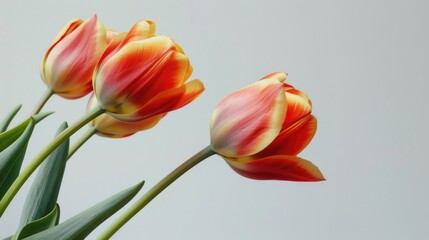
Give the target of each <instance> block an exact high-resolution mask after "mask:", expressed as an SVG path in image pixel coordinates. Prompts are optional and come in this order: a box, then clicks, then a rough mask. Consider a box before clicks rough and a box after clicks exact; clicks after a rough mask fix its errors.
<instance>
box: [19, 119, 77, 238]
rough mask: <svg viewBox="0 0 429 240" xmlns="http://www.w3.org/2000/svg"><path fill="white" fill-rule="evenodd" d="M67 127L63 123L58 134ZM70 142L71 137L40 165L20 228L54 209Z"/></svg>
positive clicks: (26, 201) (28, 196) (29, 193)
mask: <svg viewBox="0 0 429 240" xmlns="http://www.w3.org/2000/svg"><path fill="white" fill-rule="evenodd" d="M66 128H67V123H63V124H62V125H61V126H60V128H59V129H58V131H57V134H56V135H58V134H60V133H61V132H62V131H64V130H65V129H66ZM69 142H70V141H69V139H67V140H66V141H64V143H62V144H61V145H60V146H59V147H58V148H57V149H55V151H54V152H53V153H52V154H51V155H50V156H49V157H48V159H46V161H44V162H43V163H42V165H40V167H39V171H38V173H37V176H36V178H35V179H34V181H33V183H32V185H31V188H30V191H29V192H28V195H27V198H26V200H25V204H24V209H23V211H22V214H21V222H20V227H19V229H20V228H22V227H24V226H25V225H27V224H28V223H31V222H33V221H35V220H37V219H39V218H42V217H44V216H46V214H48V213H50V212H51V211H52V210H53V209H54V207H55V205H56V202H57V199H58V193H59V191H60V187H61V182H62V179H63V175H64V170H65V168H66V162H67V154H68V150H69Z"/></svg>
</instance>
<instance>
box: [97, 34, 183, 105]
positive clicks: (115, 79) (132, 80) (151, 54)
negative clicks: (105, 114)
mask: <svg viewBox="0 0 429 240" xmlns="http://www.w3.org/2000/svg"><path fill="white" fill-rule="evenodd" d="M174 51H175V46H174V43H173V41H172V40H171V39H170V38H168V37H163V36H156V37H152V38H149V39H145V40H140V41H135V42H130V43H128V44H126V45H125V46H124V47H122V48H121V49H120V50H119V51H118V52H116V53H115V54H114V55H113V56H112V57H110V58H108V60H106V62H105V63H104V64H103V65H102V66H100V69H99V70H98V72H97V74H95V78H94V80H95V83H94V89H95V92H96V95H97V98H98V100H99V103H100V105H101V106H102V107H103V108H104V109H106V110H107V111H110V112H114V113H125V112H129V111H128V109H126V108H127V107H130V106H121V105H119V106H118V102H121V103H122V102H124V99H123V98H124V97H125V98H127V100H128V101H127V102H133V100H135V99H128V97H129V96H133V95H134V94H135V93H139V92H140V90H141V89H142V88H144V86H145V85H146V84H147V83H148V78H147V77H146V73H147V72H149V70H150V69H151V68H153V67H154V66H155V65H156V64H158V63H159V62H160V61H162V59H163V58H168V57H170V55H171V54H173V53H174ZM118 100H121V101H118ZM113 107H115V109H114V108H113Z"/></svg>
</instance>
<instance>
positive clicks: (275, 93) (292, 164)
mask: <svg viewBox="0 0 429 240" xmlns="http://www.w3.org/2000/svg"><path fill="white" fill-rule="evenodd" d="M286 77H287V74H286V73H272V74H270V75H267V76H265V77H264V78H262V79H261V80H260V81H258V82H256V83H253V84H251V85H249V86H247V87H245V88H243V89H241V90H238V91H236V92H234V93H232V94H231V95H229V96H227V97H226V98H224V99H223V100H222V101H221V102H220V103H219V104H218V105H217V107H216V109H215V111H214V113H213V116H212V120H211V126H210V129H211V147H212V149H213V150H214V151H215V152H217V153H218V154H219V155H221V156H222V157H223V158H224V159H225V160H226V161H227V163H228V164H229V165H230V166H231V167H232V169H234V170H235V171H236V172H237V173H239V174H240V175H242V176H245V177H248V178H252V179H275V180H289V181H321V180H324V177H323V175H322V173H321V172H320V170H319V169H318V168H317V167H316V166H315V165H314V164H312V163H311V162H310V161H307V160H305V159H302V158H299V157H297V155H298V154H299V153H300V152H301V151H302V150H303V149H304V148H305V147H306V146H307V145H308V144H309V143H310V141H311V139H312V138H313V136H314V134H315V133H316V128H317V120H316V118H315V117H314V116H313V115H312V114H311V110H312V104H311V101H310V99H308V97H307V95H306V94H305V93H303V92H301V91H299V90H297V89H295V88H294V87H292V86H291V85H289V84H286V83H284V81H285V79H286Z"/></svg>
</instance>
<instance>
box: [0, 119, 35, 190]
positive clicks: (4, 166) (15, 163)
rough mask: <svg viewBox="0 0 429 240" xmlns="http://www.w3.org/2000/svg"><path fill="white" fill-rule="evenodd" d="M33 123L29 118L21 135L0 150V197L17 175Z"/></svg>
mask: <svg viewBox="0 0 429 240" xmlns="http://www.w3.org/2000/svg"><path fill="white" fill-rule="evenodd" d="M34 124H35V121H34V120H33V119H32V118H30V123H29V124H28V126H27V127H26V128H25V131H24V132H23V133H22V134H21V136H20V137H19V138H18V139H17V140H16V141H14V142H13V143H12V144H11V145H9V146H8V147H7V148H6V149H4V150H3V151H2V152H0V199H1V198H3V196H4V194H5V193H6V191H7V190H8V189H9V187H10V186H11V185H12V183H13V181H15V179H16V178H17V177H18V174H19V171H20V169H21V165H22V160H23V159H24V156H25V151H26V150H27V145H28V141H29V140H30V137H31V134H32V132H33V129H34Z"/></svg>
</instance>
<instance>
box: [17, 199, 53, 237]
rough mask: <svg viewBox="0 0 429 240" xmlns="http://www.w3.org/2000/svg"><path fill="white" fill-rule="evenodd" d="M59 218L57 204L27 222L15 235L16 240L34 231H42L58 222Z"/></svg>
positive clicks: (34, 232) (32, 233)
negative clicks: (50, 209)
mask: <svg viewBox="0 0 429 240" xmlns="http://www.w3.org/2000/svg"><path fill="white" fill-rule="evenodd" d="M59 219H60V208H59V206H58V205H56V206H55V207H54V209H53V210H52V211H51V212H50V213H48V214H47V215H46V216H44V217H42V218H40V219H38V220H36V221H34V222H31V223H29V224H27V225H26V226H25V227H24V228H22V230H21V231H20V232H19V233H18V234H17V235H16V237H15V238H13V239H16V240H21V239H24V238H26V237H29V236H31V235H34V234H36V233H39V232H42V231H44V230H46V229H49V228H51V227H53V226H55V225H57V224H58V221H59Z"/></svg>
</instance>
